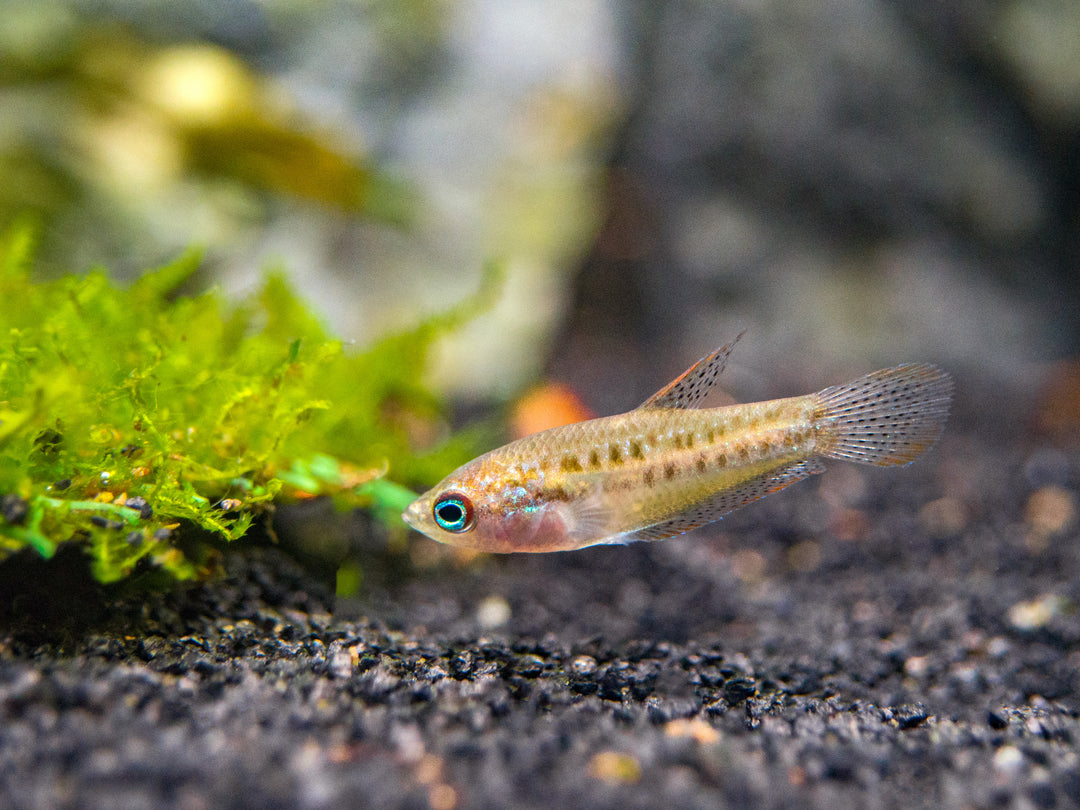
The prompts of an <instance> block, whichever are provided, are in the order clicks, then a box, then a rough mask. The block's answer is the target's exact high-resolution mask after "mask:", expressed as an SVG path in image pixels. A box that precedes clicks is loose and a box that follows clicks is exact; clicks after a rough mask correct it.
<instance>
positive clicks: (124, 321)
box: [0, 228, 496, 582]
mask: <svg viewBox="0 0 1080 810" xmlns="http://www.w3.org/2000/svg"><path fill="white" fill-rule="evenodd" d="M32 243H33V239H32V235H31V231H30V229H28V228H15V229H13V230H12V231H11V233H10V234H9V235H8V236H7V237H6V239H5V240H4V241H3V243H2V244H0V301H3V302H4V304H3V306H2V307H0V496H2V498H0V558H3V557H5V556H7V555H8V554H10V553H12V552H14V551H17V550H19V549H21V548H24V547H26V546H32V547H33V548H34V549H36V550H37V551H38V553H40V554H41V555H42V556H44V557H49V556H51V555H52V554H53V553H54V552H55V550H56V548H57V545H58V544H59V543H62V542H78V543H82V544H84V546H85V547H86V549H87V552H88V553H89V555H90V557H91V560H92V565H93V570H94V573H95V575H96V576H97V577H98V579H100V580H101V581H102V582H110V581H115V580H117V579H120V578H122V577H124V576H126V575H128V574H129V573H131V572H132V571H133V570H135V567H136V565H138V564H140V561H143V560H149V561H150V562H152V563H154V564H156V565H158V566H161V567H162V568H164V569H165V570H167V571H169V572H170V573H171V574H173V575H174V576H177V577H180V578H187V577H191V576H194V575H196V574H197V573H198V569H197V564H196V561H194V560H192V559H189V558H188V557H185V555H184V554H183V553H182V552H181V551H180V548H179V547H178V545H177V544H176V542H175V534H174V530H175V529H176V528H177V527H178V526H182V525H188V524H190V525H193V526H197V527H199V528H201V529H204V530H206V531H209V532H212V533H215V534H217V535H220V536H221V537H223V538H225V539H227V540H231V539H235V538H237V537H240V536H241V535H243V534H244V533H245V532H246V531H247V530H248V528H249V527H250V526H251V523H252V521H253V520H254V519H256V518H257V517H258V516H259V515H260V514H261V513H263V512H265V511H266V510H267V509H268V508H270V506H271V505H272V504H273V503H275V502H277V501H280V500H282V499H287V498H298V497H311V496H315V495H325V494H329V495H333V496H334V497H335V498H336V499H338V500H340V501H341V502H342V504H343V505H357V504H360V505H367V506H369V507H371V508H373V510H374V512H375V514H376V515H377V516H379V517H381V518H382V519H384V520H386V521H396V520H397V515H398V514H399V513H400V510H401V509H402V507H403V506H404V505H405V504H406V503H407V502H408V499H409V498H410V497H411V491H410V490H409V489H408V487H409V486H410V485H415V484H419V483H427V482H430V481H431V480H432V479H434V478H437V477H438V476H439V475H441V473H442V471H445V470H446V469H447V468H449V467H452V466H454V465H455V464H457V463H460V462H461V461H463V460H465V459H466V458H467V457H468V456H470V455H471V454H473V453H474V452H475V450H476V447H475V444H476V436H475V435H473V436H470V435H468V434H463V435H459V436H457V437H454V438H452V439H451V440H450V441H448V442H446V443H444V444H443V446H441V447H440V448H438V449H437V450H436V451H434V452H429V453H426V454H424V453H418V452H417V450H416V448H415V444H416V439H415V435H416V434H417V432H418V431H417V430H416V428H417V426H418V425H421V426H424V425H427V426H429V427H430V426H431V425H433V424H435V423H437V422H438V420H439V418H440V413H441V407H440V403H439V401H438V399H437V398H436V397H435V396H434V395H433V394H432V393H431V392H430V391H429V390H428V389H426V388H425V387H424V386H423V382H422V376H423V373H422V372H423V368H424V364H425V360H426V357H427V354H428V351H429V349H430V348H431V346H432V343H433V342H434V341H435V340H436V339H437V338H438V337H439V336H441V335H443V334H444V333H446V332H447V331H449V330H451V329H453V328H455V327H456V326H458V325H459V324H460V323H462V322H463V321H465V320H466V319H468V318H469V317H472V316H473V315H474V314H476V313H477V312H479V311H480V310H481V309H482V308H483V306H485V305H486V304H487V302H489V301H490V300H491V298H492V295H493V291H494V288H495V286H496V285H495V284H494V276H495V275H496V274H494V273H489V274H488V276H487V277H486V281H485V283H484V284H483V286H482V289H481V291H480V292H479V293H478V294H477V295H476V296H474V297H473V298H472V299H470V300H468V301H466V302H464V303H463V304H461V305H460V306H458V307H456V308H455V309H453V310H451V311H450V312H447V313H444V314H441V315H438V316H435V317H433V318H431V319H429V320H428V321H426V322H424V323H422V324H420V325H419V326H418V327H417V328H415V329H413V330H411V331H407V332H402V333H400V334H396V335H391V336H389V337H386V338H384V339H382V340H380V341H378V342H377V343H375V345H373V346H372V347H370V348H369V349H368V350H367V351H364V352H359V353H351V352H348V351H345V349H344V348H343V346H342V344H341V342H340V341H338V340H335V339H334V338H333V337H332V336H331V335H330V334H329V333H328V332H327V330H326V329H325V327H324V326H323V325H322V324H321V322H320V321H319V319H318V318H317V317H315V316H314V315H313V314H312V313H311V312H310V310H308V309H307V308H306V307H305V306H304V304H303V303H301V302H300V301H299V300H298V299H297V297H296V296H295V294H294V293H293V292H292V290H291V289H290V288H289V286H288V284H287V283H286V281H285V279H284V278H282V277H281V276H278V275H271V276H270V277H268V278H267V280H266V282H265V284H264V286H263V287H262V289H261V290H260V292H259V293H258V295H256V296H255V297H254V298H253V299H252V300H250V301H248V302H246V303H241V304H230V303H229V302H227V301H226V300H224V298H223V297H222V296H221V295H220V294H219V293H218V292H216V291H213V290H211V291H208V292H205V293H202V294H200V295H193V296H189V295H181V294H178V292H177V291H178V289H179V288H180V286H181V285H182V284H183V283H184V282H185V281H186V280H187V279H188V278H189V276H190V275H191V274H192V272H193V271H194V270H195V268H196V266H197V264H198V259H199V257H198V255H197V254H196V253H189V254H187V255H184V256H182V257H181V258H180V259H179V260H177V261H176V262H174V263H173V264H171V265H169V266H166V267H163V268H160V269H158V270H154V271H152V272H148V273H147V274H145V275H144V276H143V277H142V278H140V279H139V280H138V281H137V282H135V283H134V284H132V285H131V286H129V287H127V288H121V287H118V286H117V285H116V284H114V283H113V282H112V281H111V280H110V278H109V277H108V276H107V275H106V274H105V273H104V272H100V271H96V272H91V273H89V274H87V275H83V276H68V277H65V278H61V279H58V280H56V281H52V282H47V283H35V282H34V281H32V280H31V278H30V265H31V256H32V252H33V250H32V247H33V244H32ZM421 432H422V431H421ZM429 432H430V431H429ZM143 564H144V565H145V563H143Z"/></svg>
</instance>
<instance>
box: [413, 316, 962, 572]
mask: <svg viewBox="0 0 1080 810" xmlns="http://www.w3.org/2000/svg"><path fill="white" fill-rule="evenodd" d="M740 337H741V335H740ZM738 339H739V338H736V339H735V340H734V341H732V342H731V343H730V344H727V345H725V346H721V347H720V348H719V349H717V350H716V351H715V352H713V353H712V354H710V355H707V356H706V357H703V358H702V359H701V360H699V361H698V362H697V363H695V364H694V365H693V366H691V367H690V368H689V369H687V370H686V372H684V373H683V374H682V375H680V376H679V377H677V378H676V379H675V380H674V381H672V382H671V383H669V384H668V385H666V386H665V387H664V388H662V389H660V390H659V391H658V392H657V393H656V394H654V395H653V396H652V397H650V398H649V399H648V400H647V401H646V402H645V403H644V404H642V405H641V406H640V407H638V408H636V409H635V410H633V411H630V412H628V413H624V414H619V415H617V416H607V417H602V418H600V419H590V420H588V421H585V422H578V423H576V424H572V425H565V426H563V427H558V428H553V429H551V430H545V431H542V432H540V433H536V434H533V435H532V436H526V437H525V438H523V439H518V440H517V441H513V442H511V443H510V444H507V445H505V446H503V447H500V448H498V449H496V450H492V451H491V452H489V453H485V454H484V455H482V456H480V457H479V458H476V459H474V460H473V461H470V462H469V463H468V464H465V465H464V466H462V467H459V468H458V469H457V470H455V471H454V472H452V473H451V474H450V475H448V476H447V477H446V478H445V479H443V480H442V481H441V482H440V483H439V484H438V485H437V486H435V487H434V488H433V489H431V490H430V491H428V492H426V493H424V494H423V495H421V496H420V497H419V498H417V499H416V501H414V502H413V503H412V505H410V506H409V508H408V509H407V510H406V511H405V513H404V514H403V515H402V517H403V518H404V519H405V521H406V522H408V523H409V524H410V525H411V526H413V528H415V529H417V530H418V531H420V532H423V533H424V534H426V535H427V536H428V537H431V538H432V539H434V540H438V541H439V542H442V543H448V544H450V545H454V546H460V547H466V548H471V549H475V550H478V551H491V552H511V551H532V552H539V551H566V550H570V549H576V548H583V547H585V546H591V545H595V544H597V543H626V542H630V541H634V540H660V539H663V538H666V537H672V536H674V535H677V534H682V533H683V532H686V531H689V530H690V529H693V528H696V527H698V526H702V525H704V524H706V523H711V522H713V521H715V520H718V519H719V518H720V517H721V516H722V515H724V514H726V513H727V512H730V511H732V510H733V509H737V508H739V507H740V506H744V505H745V504H747V503H750V502H751V501H754V500H757V499H758V498H761V497H764V496H765V495H769V494H772V493H773V492H778V491H780V490H781V489H783V488H784V487H787V486H789V485H790V484H793V483H795V482H796V481H801V480H802V479H804V478H806V477H808V476H810V475H813V474H815V473H820V472H822V471H823V470H824V464H823V463H822V459H823V458H835V459H845V460H848V461H855V462H860V463H863V464H874V465H878V466H885V467H888V466H896V465H902V464H907V463H909V462H911V461H913V460H914V459H915V458H917V457H918V456H919V455H920V454H922V453H923V452H924V451H926V450H927V449H929V448H930V447H931V446H932V445H933V444H934V442H935V441H936V440H937V438H938V436H939V435H940V434H941V431H942V428H943V427H944V425H945V419H946V417H947V415H948V410H949V403H950V401H951V398H952V380H951V378H950V377H949V375H948V374H946V373H945V372H944V371H942V370H941V369H939V368H937V367H935V366H932V365H928V364H924V363H906V364H904V365H900V366H896V367H894V368H888V369H882V370H881V371H875V372H873V373H871V374H867V375H866V376H864V377H860V378H858V379H856V380H853V381H852V382H849V383H846V384H844V385H837V386H832V387H830V388H826V389H824V390H822V391H818V392H817V393H816V394H808V395H806V396H801V397H788V398H785V399H774V400H769V401H767V402H754V403H749V404H744V405H729V406H726V407H722V408H700V407H698V406H699V405H700V403H701V401H702V399H704V397H705V395H706V394H707V393H708V391H709V389H710V388H712V386H713V384H714V383H715V382H716V379H717V377H718V376H719V375H720V372H721V371H723V369H724V365H725V364H726V362H727V358H728V355H729V354H730V353H731V350H732V348H734V345H735V343H736V342H737V341H738Z"/></svg>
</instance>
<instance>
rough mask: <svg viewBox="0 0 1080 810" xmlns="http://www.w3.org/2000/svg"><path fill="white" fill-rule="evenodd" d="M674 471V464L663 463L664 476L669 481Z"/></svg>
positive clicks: (673, 475)
mask: <svg viewBox="0 0 1080 810" xmlns="http://www.w3.org/2000/svg"><path fill="white" fill-rule="evenodd" d="M675 473H676V469H675V465H674V464H672V463H671V462H668V463H667V464H666V465H664V478H666V479H668V480H669V481H670V480H671V479H672V478H674V477H675Z"/></svg>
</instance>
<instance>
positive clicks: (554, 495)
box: [537, 486, 570, 503]
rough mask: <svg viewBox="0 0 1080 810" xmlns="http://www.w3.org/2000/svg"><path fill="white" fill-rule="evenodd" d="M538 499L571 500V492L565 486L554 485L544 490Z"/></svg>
mask: <svg viewBox="0 0 1080 810" xmlns="http://www.w3.org/2000/svg"><path fill="white" fill-rule="evenodd" d="M537 500H540V501H548V502H550V501H559V502H563V503H565V502H566V501H569V500H570V493H569V492H567V491H566V488H565V487H559V486H554V487H551V488H549V489H545V490H543V491H542V492H541V493H540V494H539V496H538V498H537Z"/></svg>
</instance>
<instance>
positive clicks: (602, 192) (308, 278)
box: [0, 0, 1080, 430]
mask: <svg viewBox="0 0 1080 810" xmlns="http://www.w3.org/2000/svg"><path fill="white" fill-rule="evenodd" d="M0 12H2V19H3V25H2V26H0V225H3V226H6V225H7V224H9V223H10V222H12V221H14V220H16V219H19V218H31V219H32V220H34V221H36V222H37V223H38V224H39V225H40V234H41V246H40V250H39V257H40V261H39V267H40V269H41V272H43V273H45V274H51V275H55V274H59V273H64V272H78V271H82V270H85V269H86V268H88V267H90V266H93V265H96V264H102V265H105V266H107V267H109V268H110V269H111V270H113V271H114V272H115V273H117V274H119V275H122V276H127V277H130V276H133V275H135V274H137V273H138V272H139V271H140V270H143V269H145V268H147V267H151V266H155V265H157V264H161V263H164V262H166V261H168V260H170V259H172V258H174V257H175V256H176V255H177V254H178V253H179V252H180V251H181V250H182V249H183V248H184V247H186V246H189V245H192V244H196V245H201V246H204V247H205V249H206V256H207V259H206V262H205V263H204V271H203V274H204V275H203V278H202V279H201V280H200V282H201V283H217V284H220V285H221V286H222V287H224V288H225V289H226V290H228V291H230V292H235V293H237V294H240V293H243V292H244V291H245V290H249V289H251V288H252V287H254V286H255V284H256V283H257V281H258V279H259V278H260V274H261V273H262V271H263V270H264V269H266V268H267V267H284V268H285V269H286V270H287V271H288V273H289V275H290V276H291V278H293V280H294V283H295V284H296V286H297V287H298V288H300V289H301V290H302V291H303V293H304V295H306V296H307V297H308V298H309V299H310V300H311V301H312V302H313V303H314V305H315V306H316V308H317V309H318V310H319V311H321V312H322V313H324V314H325V316H326V318H327V320H328V321H329V322H330V323H331V324H332V326H333V328H334V329H335V330H336V331H337V332H338V333H339V334H341V335H342V336H343V337H345V338H346V339H350V340H354V341H356V343H357V344H358V345H361V346H362V345H364V344H365V343H366V342H367V341H369V340H371V339H372V338H373V337H374V336H375V335H378V334H381V333H384V332H386V331H387V330H393V329H402V328H406V327H408V326H409V325H411V324H413V323H415V322H416V321H418V320H419V319H420V318H421V317H422V316H423V315H424V314H426V313H429V312H431V311H434V310H438V309H441V308H444V307H445V306H446V305H447V304H449V303H451V302H455V301H458V300H460V299H461V298H463V297H464V296H466V295H467V294H468V293H470V292H472V291H473V290H475V289H476V287H477V285H478V283H479V279H480V276H481V269H482V266H483V264H484V262H485V261H487V260H500V261H502V262H504V263H505V266H506V268H507V281H506V285H505V289H504V292H503V294H502V297H501V300H500V303H499V305H498V306H497V308H496V309H495V311H494V312H492V313H491V314H489V315H487V316H484V317H483V318H481V319H479V320H478V321H476V322H475V323H474V324H473V325H471V326H470V327H469V328H468V329H467V330H466V331H465V332H464V333H462V334H461V335H459V336H458V337H456V338H455V339H453V340H452V341H448V343H447V345H446V346H444V347H443V350H442V352H441V355H440V357H439V360H438V362H437V363H436V364H435V367H434V368H433V369H432V370H431V372H432V374H433V375H434V381H435V383H436V384H437V385H438V386H439V387H440V388H441V389H442V390H444V391H446V392H447V393H448V394H450V395H452V396H453V397H455V398H456V400H457V401H459V402H463V403H485V402H491V401H493V400H494V401H505V400H507V399H510V398H512V397H516V396H518V395H520V394H521V392H522V391H523V390H525V388H526V387H527V386H528V385H530V384H532V383H535V382H537V381H538V380H541V379H547V380H549V381H561V382H565V383H567V384H568V385H569V386H570V387H571V389H572V390H574V391H576V392H577V393H578V395H579V396H580V397H581V398H582V400H583V401H584V403H585V405H586V407H587V408H589V409H591V410H592V411H594V412H597V413H612V412H618V411H622V410H626V409H627V408H629V407H631V406H633V405H634V404H636V403H637V402H638V401H640V400H641V399H644V398H645V397H646V396H648V395H649V394H650V393H651V392H652V391H653V390H655V389H656V388H658V387H659V386H660V385H662V384H663V383H665V382H667V381H668V380H669V379H670V378H672V377H673V376H675V374H676V373H678V372H679V371H681V370H682V369H683V368H685V367H686V365H688V364H689V363H690V362H691V361H693V360H694V359H696V358H697V357H699V356H701V355H702V354H704V353H706V352H707V351H709V350H711V349H712V348H714V347H715V346H716V345H718V344H719V343H721V342H724V341H726V340H729V339H730V338H731V337H733V336H734V335H735V334H736V333H737V332H738V331H739V330H741V329H744V328H745V329H747V330H748V333H747V336H746V338H745V339H744V341H743V343H742V345H740V347H739V350H738V351H737V352H736V354H735V357H734V362H733V367H732V370H731V371H729V373H728V376H727V380H726V384H727V387H729V388H730V389H732V390H734V391H735V392H737V393H738V396H739V397H740V398H741V399H752V398H757V397H767V396H780V395H786V394H793V393H804V392H805V391H810V390H815V389H817V388H820V387H823V386H824V385H826V384H829V383H832V382H836V381H838V380H839V379H842V378H843V377H844V376H845V375H848V374H856V373H861V372H864V371H867V370H869V369H871V368H874V367H878V366H881V365H890V364H894V363H896V362H900V361H903V360H916V359H917V360H927V361H932V362H938V363H941V364H943V365H945V366H947V367H948V368H950V369H952V370H954V371H956V372H958V373H959V374H960V375H961V377H965V376H966V378H968V379H970V380H977V381H978V383H977V385H975V387H974V388H969V389H968V390H969V391H975V392H976V393H978V395H979V396H994V395H996V393H997V392H998V391H1003V390H1010V391H1018V392H1041V393H1040V394H1039V396H1041V397H1042V402H1043V403H1044V405H1045V406H1044V407H1042V410H1041V411H1040V413H1041V414H1042V416H1040V417H1038V418H1041V419H1044V420H1048V422H1047V424H1050V425H1051V427H1050V428H1048V429H1053V430H1059V429H1064V430H1076V428H1077V425H1078V424H1080V415H1078V410H1080V409H1078V407H1077V403H1080V366H1078V365H1077V363H1076V361H1075V360H1070V358H1074V357H1076V356H1077V354H1078V352H1080V330H1078V329H1077V326H1076V324H1077V318H1078V316H1080V307H1078V303H1080V302H1078V297H1080V296H1078V290H1080V285H1078V268H1080V48H1078V47H1077V46H1076V43H1077V42H1080V5H1078V4H1076V3H1075V2H1072V0H985V2H978V3H949V4H942V3H940V2H937V0H908V2H904V3H888V2H874V1H870V2H868V1H867V0H829V2H825V1H824V0H807V2H802V3H798V4H793V3H789V2H781V1H780V0H761V1H760V2H755V3H746V2H741V0H711V1H710V2H691V1H690V0H687V1H686V2H657V1H655V0H624V1H623V2H615V0H609V1H608V2H605V1H604V0H398V1H397V2H390V1H389V0H326V1H325V2H308V1H307V0H305V1H304V2H290V1H289V0H278V2H261V3H260V2H249V1H248V0H214V2H205V1H199V0H196V1H194V2H187V3H167V2H163V1H161V2H155V1H154V0H145V1H144V2H139V3H132V2H119V1H118V2H111V1H110V0H68V1H67V2H58V1H57V0H34V1H33V2H18V0H0ZM5 305H6V304H5ZM1045 403H1049V404H1045ZM1055 420H1056V421H1055ZM1062 425H1064V427H1062Z"/></svg>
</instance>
